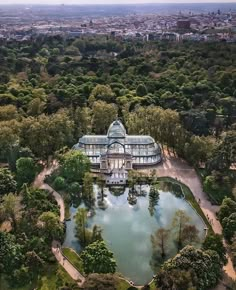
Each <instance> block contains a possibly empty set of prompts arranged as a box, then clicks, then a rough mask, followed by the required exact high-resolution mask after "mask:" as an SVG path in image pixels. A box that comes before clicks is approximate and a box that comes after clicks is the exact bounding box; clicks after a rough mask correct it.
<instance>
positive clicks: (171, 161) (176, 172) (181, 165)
mask: <svg viewBox="0 0 236 290" xmlns="http://www.w3.org/2000/svg"><path fill="white" fill-rule="evenodd" d="M154 169H155V170H156V175H157V176H158V177H166V176H169V177H172V178H177V179H178V180H179V181H181V182H182V183H184V184H186V185H187V186H188V187H189V188H190V189H191V191H192V193H193V195H194V196H195V198H196V200H199V199H200V206H201V209H202V211H203V213H204V214H205V216H206V217H208V219H209V220H211V221H212V228H213V230H214V232H215V233H217V234H222V227H221V224H220V222H219V221H218V220H217V217H216V212H217V211H219V206H214V205H212V204H211V202H210V201H209V200H208V199H207V195H206V194H205V193H204V192H203V188H202V183H201V180H200V178H199V176H198V174H197V173H196V171H195V170H194V169H193V168H192V167H190V166H189V165H188V164H187V163H186V162H185V161H184V160H181V159H179V158H176V157H175V156H173V155H166V157H165V160H164V162H163V164H162V165H158V166H157V167H156V168H154ZM152 170H153V168H152V169H144V170H142V171H143V172H145V173H147V174H151V171H152ZM224 245H225V246H226V248H227V244H226V242H225V240H224ZM227 259H228V263H227V265H225V266H224V271H225V273H226V274H227V275H228V276H229V277H230V278H232V279H236V274H235V271H234V268H233V264H232V261H231V259H230V257H229V255H228V254H227Z"/></svg>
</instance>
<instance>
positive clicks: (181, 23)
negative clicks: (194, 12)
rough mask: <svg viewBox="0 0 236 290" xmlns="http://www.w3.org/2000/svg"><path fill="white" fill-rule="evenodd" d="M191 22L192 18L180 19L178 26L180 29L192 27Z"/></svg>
mask: <svg viewBox="0 0 236 290" xmlns="http://www.w3.org/2000/svg"><path fill="white" fill-rule="evenodd" d="M190 25H191V22H190V20H178V21H177V28H178V29H190Z"/></svg>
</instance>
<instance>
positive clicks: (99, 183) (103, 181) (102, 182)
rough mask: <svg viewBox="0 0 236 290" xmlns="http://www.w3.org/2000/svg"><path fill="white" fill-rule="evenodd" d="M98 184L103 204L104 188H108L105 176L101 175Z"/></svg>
mask: <svg viewBox="0 0 236 290" xmlns="http://www.w3.org/2000/svg"><path fill="white" fill-rule="evenodd" d="M97 183H98V186H99V188H100V190H101V200H102V202H103V201H104V187H105V186H106V180H105V178H104V176H102V175H99V177H98V179H97Z"/></svg>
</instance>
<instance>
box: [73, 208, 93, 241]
mask: <svg viewBox="0 0 236 290" xmlns="http://www.w3.org/2000/svg"><path fill="white" fill-rule="evenodd" d="M87 215H88V211H87V210H86V209H85V208H78V210H77V212H76V215H75V224H76V228H75V229H76V237H77V238H78V239H79V242H80V243H81V244H82V245H83V246H86V245H88V244H89V242H90V232H89V230H88V229H87V227H88V218H87Z"/></svg>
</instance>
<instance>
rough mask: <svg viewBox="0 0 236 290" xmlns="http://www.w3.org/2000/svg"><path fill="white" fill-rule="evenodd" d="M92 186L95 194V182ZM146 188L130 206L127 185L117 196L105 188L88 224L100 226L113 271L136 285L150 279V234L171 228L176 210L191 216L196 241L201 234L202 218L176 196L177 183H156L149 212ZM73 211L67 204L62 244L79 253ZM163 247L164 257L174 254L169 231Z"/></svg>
mask: <svg viewBox="0 0 236 290" xmlns="http://www.w3.org/2000/svg"><path fill="white" fill-rule="evenodd" d="M94 189H95V192H96V193H98V188H97V186H96V185H95V186H94ZM149 190H150V187H149V186H148V185H143V186H142V191H144V192H146V196H140V197H138V199H137V203H136V204H135V205H134V206H131V205H130V204H129V203H128V202H127V197H128V193H129V189H128V188H126V189H124V192H123V194H122V195H119V196H115V195H113V194H112V193H111V192H110V191H109V190H108V189H105V193H106V195H107V196H106V198H105V199H106V203H107V208H106V209H105V210H102V209H100V208H98V207H96V214H95V215H94V216H93V217H91V218H89V226H91V227H92V226H93V225H94V224H97V225H99V226H101V228H102V230H103V231H102V236H103V238H104V240H105V242H106V244H107V246H108V247H109V248H110V250H111V251H112V252H113V253H114V257H115V259H116V261H117V272H120V273H122V274H123V275H124V276H125V277H127V278H128V279H129V280H132V281H133V282H134V283H135V284H136V285H143V284H145V283H148V282H150V280H151V279H152V277H153V274H154V273H155V272H156V269H155V267H154V266H153V263H152V260H153V259H152V257H153V249H152V243H151V239H150V237H151V235H153V234H154V233H155V232H156V231H157V230H158V229H159V228H161V227H164V228H169V227H171V223H172V219H173V217H174V215H175V212H176V211H177V210H180V209H181V210H183V211H185V212H186V214H187V215H188V216H189V217H190V218H191V220H190V223H191V224H193V225H195V226H196V227H197V229H198V230H199V238H200V241H201V240H203V238H204V234H205V233H204V228H205V224H204V223H203V221H202V219H201V218H200V217H199V216H198V215H197V213H196V212H195V211H194V210H193V208H192V207H191V206H190V205H189V204H188V203H187V202H186V201H185V199H184V198H183V197H180V192H181V188H180V186H179V185H176V184H175V185H174V186H173V183H170V182H161V183H160V188H159V194H160V195H159V200H158V203H157V205H155V206H154V210H153V215H151V214H150V211H149ZM76 210H77V209H76V208H74V207H71V221H68V222H67V230H66V239H65V241H64V244H63V246H65V247H71V248H74V249H75V250H76V251H77V252H80V251H81V247H80V245H79V243H78V240H77V239H76V237H75V236H74V228H75V223H74V219H73V216H74V215H75V213H76ZM198 245H200V242H199V244H198ZM167 249H168V250H167V258H169V257H173V256H174V255H175V254H176V253H177V250H176V245H175V243H174V237H173V234H172V235H171V236H170V238H169V241H168V247H167ZM160 260H161V258H160ZM160 263H161V261H160Z"/></svg>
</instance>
